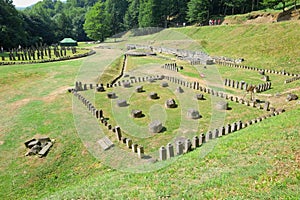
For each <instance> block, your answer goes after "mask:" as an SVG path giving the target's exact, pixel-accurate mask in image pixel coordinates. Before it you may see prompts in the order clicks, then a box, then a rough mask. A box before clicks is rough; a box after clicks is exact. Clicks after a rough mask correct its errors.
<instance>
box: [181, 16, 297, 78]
mask: <svg viewBox="0 0 300 200" xmlns="http://www.w3.org/2000/svg"><path fill="white" fill-rule="evenodd" d="M176 31H179V32H181V33H183V34H186V35H187V36H189V37H191V38H192V39H194V40H195V41H196V42H198V44H205V45H204V46H203V47H204V48H205V49H206V50H207V51H208V52H209V54H210V55H212V56H227V57H231V58H240V57H242V58H244V59H245V62H244V65H249V66H255V67H260V68H265V69H277V70H283V69H285V70H286V71H289V72H293V73H300V60H299V56H298V55H299V51H300V50H299V48H296V47H297V46H299V45H300V40H299V39H298V35H300V32H299V31H300V24H299V22H298V21H294V22H280V23H273V24H247V25H228V26H226V25H224V26H215V27H198V28H195V27H187V28H183V29H176Z"/></svg>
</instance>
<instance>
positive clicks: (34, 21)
mask: <svg viewBox="0 0 300 200" xmlns="http://www.w3.org/2000/svg"><path fill="white" fill-rule="evenodd" d="M297 2H299V0H251V1H249V0H67V1H66V2H62V1H58V0H43V1H40V2H38V3H36V4H35V5H33V6H31V7H28V8H26V9H25V10H22V11H17V10H16V8H15V7H14V6H13V4H12V1H11V0H0V5H1V6H0V7H1V8H0V11H1V12H0V30H1V32H0V36H1V37H0V38H1V40H0V46H3V47H4V48H6V49H9V48H12V47H17V46H18V45H21V46H32V45H36V44H37V43H47V44H53V43H57V42H58V41H59V40H61V39H63V38H64V37H72V38H74V39H75V40H78V41H85V40H88V39H93V40H100V41H103V40H104V38H106V37H109V36H113V35H116V34H118V33H121V32H123V31H127V30H130V29H133V28H143V27H174V26H179V25H183V24H184V23H201V24H207V23H208V21H209V19H213V18H215V19H216V18H222V17H223V16H225V15H231V14H241V13H246V12H250V11H253V10H258V9H266V8H271V9H274V8H276V9H283V10H284V8H285V7H286V6H289V5H295V4H297Z"/></svg>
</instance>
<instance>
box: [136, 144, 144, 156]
mask: <svg viewBox="0 0 300 200" xmlns="http://www.w3.org/2000/svg"><path fill="white" fill-rule="evenodd" d="M137 153H138V157H139V158H141V159H142V158H143V157H144V147H143V146H138V148H137Z"/></svg>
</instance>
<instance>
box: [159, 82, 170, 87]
mask: <svg viewBox="0 0 300 200" xmlns="http://www.w3.org/2000/svg"><path fill="white" fill-rule="evenodd" d="M168 86H169V84H168V83H167V82H162V83H161V87H168Z"/></svg>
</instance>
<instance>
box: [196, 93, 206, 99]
mask: <svg viewBox="0 0 300 200" xmlns="http://www.w3.org/2000/svg"><path fill="white" fill-rule="evenodd" d="M196 99H197V100H204V95H203V94H196Z"/></svg>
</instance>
